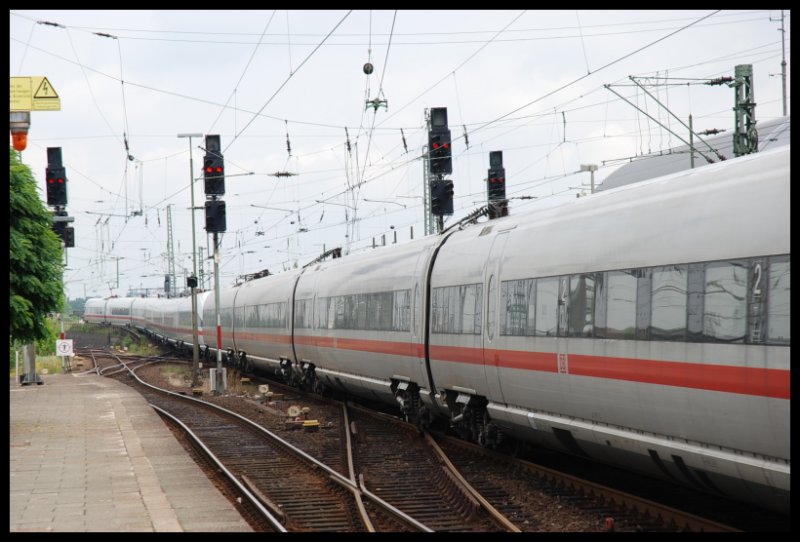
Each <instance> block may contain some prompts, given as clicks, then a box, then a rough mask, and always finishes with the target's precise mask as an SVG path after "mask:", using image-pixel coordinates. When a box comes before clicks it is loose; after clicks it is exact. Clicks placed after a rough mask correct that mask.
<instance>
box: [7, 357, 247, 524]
mask: <svg viewBox="0 0 800 542" xmlns="http://www.w3.org/2000/svg"><path fill="white" fill-rule="evenodd" d="M42 379H43V380H44V384H42V385H29V386H19V385H18V384H17V383H16V382H14V381H13V380H11V381H10V382H11V385H10V392H9V395H10V401H9V408H10V424H9V425H10V461H9V463H10V492H11V493H10V501H11V502H10V506H9V508H10V518H9V528H10V531H11V532H21V531H54V532H55V531H58V532H87V531H103V532H126V531H143V532H144V531H149V532H154V531H171V532H179V531H192V532H203V531H214V532H242V531H252V529H251V528H250V526H249V525H248V524H247V522H245V521H244V520H243V519H242V518H241V516H240V515H239V513H238V512H237V511H236V510H235V509H234V507H233V506H232V505H231V504H230V503H229V502H228V500H227V499H226V498H225V497H223V495H222V494H221V493H220V492H219V490H218V489H217V488H215V487H214V485H213V484H212V483H211V481H209V479H208V478H207V477H206V476H205V475H204V474H203V472H202V471H201V470H200V468H199V467H198V466H197V465H196V464H195V462H194V461H193V460H192V458H191V457H190V456H189V455H188V454H187V452H186V451H185V450H184V449H183V447H182V446H181V445H180V444H179V443H178V441H177V440H176V439H175V437H174V436H173V434H172V433H171V432H170V430H169V429H167V427H166V426H165V425H164V422H163V421H162V420H161V418H159V416H158V415H157V414H156V413H155V411H154V410H153V409H152V408H151V407H150V406H148V404H147V402H146V401H145V400H144V398H143V397H142V396H141V395H139V394H138V393H137V392H135V391H134V390H132V389H131V388H129V387H128V386H126V385H124V384H122V383H119V382H116V381H114V380H112V379H109V378H105V377H100V376H96V375H87V376H78V375H76V374H74V373H73V374H66V375H44V376H42Z"/></svg>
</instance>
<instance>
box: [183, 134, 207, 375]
mask: <svg viewBox="0 0 800 542" xmlns="http://www.w3.org/2000/svg"><path fill="white" fill-rule="evenodd" d="M178 137H179V138H187V137H188V138H189V191H190V193H191V198H192V201H191V203H192V277H196V276H197V244H196V243H197V242H196V241H195V225H194V174H193V173H194V160H193V157H192V138H193V137H203V134H178ZM190 288H191V291H192V387H196V386H197V384H198V382H199V377H200V351H199V345H198V342H199V341H198V339H197V335H198V334H197V279H195V280H194V282H193V283H191V284H190Z"/></svg>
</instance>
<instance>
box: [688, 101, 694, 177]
mask: <svg viewBox="0 0 800 542" xmlns="http://www.w3.org/2000/svg"><path fill="white" fill-rule="evenodd" d="M689 168H691V169H694V130H693V129H692V115H691V114H690V115H689Z"/></svg>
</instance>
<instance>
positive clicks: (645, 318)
mask: <svg viewBox="0 0 800 542" xmlns="http://www.w3.org/2000/svg"><path fill="white" fill-rule="evenodd" d="M633 274H634V276H635V277H636V279H637V283H636V339H637V340H640V341H646V340H648V339H650V321H651V316H652V311H653V298H652V293H653V292H652V288H653V277H652V275H651V270H650V269H648V268H640V269H634V270H633Z"/></svg>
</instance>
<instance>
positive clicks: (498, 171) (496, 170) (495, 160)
mask: <svg viewBox="0 0 800 542" xmlns="http://www.w3.org/2000/svg"><path fill="white" fill-rule="evenodd" d="M486 199H487V201H488V202H489V218H490V219H491V218H498V217H501V216H508V201H507V200H506V169H505V168H504V167H503V151H492V152H490V153H489V171H488V174H487V177H486Z"/></svg>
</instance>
